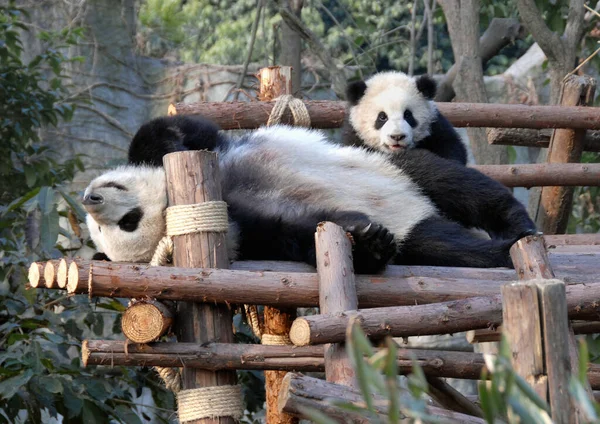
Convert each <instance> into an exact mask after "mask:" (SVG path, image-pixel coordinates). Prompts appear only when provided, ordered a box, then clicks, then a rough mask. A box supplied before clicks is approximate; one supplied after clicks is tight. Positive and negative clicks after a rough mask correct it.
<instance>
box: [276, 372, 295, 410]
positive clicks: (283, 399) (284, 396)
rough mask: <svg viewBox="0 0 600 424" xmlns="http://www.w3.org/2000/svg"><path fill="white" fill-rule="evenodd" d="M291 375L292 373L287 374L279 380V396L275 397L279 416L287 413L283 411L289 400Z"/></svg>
mask: <svg viewBox="0 0 600 424" xmlns="http://www.w3.org/2000/svg"><path fill="white" fill-rule="evenodd" d="M292 374H293V373H291V372H288V373H287V374H286V375H285V376H284V377H283V379H282V380H281V387H280V389H279V396H278V397H277V410H278V411H279V413H280V414H281V413H284V412H287V411H285V406H286V405H287V403H288V400H289V398H290V384H291V381H292Z"/></svg>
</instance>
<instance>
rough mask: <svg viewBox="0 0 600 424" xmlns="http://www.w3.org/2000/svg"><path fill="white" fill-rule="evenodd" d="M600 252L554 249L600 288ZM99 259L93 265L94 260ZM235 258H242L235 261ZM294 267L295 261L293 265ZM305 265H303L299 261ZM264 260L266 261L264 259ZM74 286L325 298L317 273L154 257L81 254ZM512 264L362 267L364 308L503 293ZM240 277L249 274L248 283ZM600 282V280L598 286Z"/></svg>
mask: <svg viewBox="0 0 600 424" xmlns="http://www.w3.org/2000/svg"><path fill="white" fill-rule="evenodd" d="M598 256H600V254H591V255H588V256H583V255H573V254H556V255H553V258H554V259H555V263H560V264H561V266H559V267H556V268H557V270H558V269H560V270H561V272H560V273H558V272H557V273H558V276H559V277H568V278H569V282H571V283H588V284H589V286H587V289H588V290H589V291H590V296H593V295H594V293H595V292H596V287H597V285H596V284H595V283H594V282H595V281H598V277H597V273H598V271H599V270H598V266H597V263H598V260H597V258H598ZM92 265H93V266H92ZM233 265H235V263H234V264H233ZM286 266H287V267H288V268H289V267H290V265H286ZM298 267H299V269H304V267H303V265H302V264H298ZM259 268H260V266H259ZM69 275H70V279H69V284H68V291H69V293H88V294H89V295H90V296H105V297H123V298H155V299H165V300H194V301H205V302H217V303H226V302H227V303H244V304H258V305H276V306H279V307H283V306H287V307H311V306H318V304H319V303H318V302H319V301H318V298H319V294H318V279H317V275H316V274H315V273H306V272H277V271H264V272H263V271H242V270H226V269H214V268H210V269H209V268H207V269H201V268H179V267H151V266H148V265H147V264H131V263H116V262H103V261H85V260H76V261H74V262H72V263H71V265H70V270H69ZM514 280H515V273H514V271H513V270H508V269H483V268H481V269H478V268H452V267H426V266H388V267H387V270H386V272H385V273H384V274H382V275H357V276H356V290H357V294H358V300H359V308H371V307H381V306H400V305H414V304H424V303H435V302H444V301H449V300H458V299H464V298H467V297H474V296H486V295H493V294H498V293H500V285H501V284H502V283H504V282H509V281H514ZM239 281H245V282H246V284H245V286H244V287H243V289H241V288H240V285H239ZM599 287H600V286H599Z"/></svg>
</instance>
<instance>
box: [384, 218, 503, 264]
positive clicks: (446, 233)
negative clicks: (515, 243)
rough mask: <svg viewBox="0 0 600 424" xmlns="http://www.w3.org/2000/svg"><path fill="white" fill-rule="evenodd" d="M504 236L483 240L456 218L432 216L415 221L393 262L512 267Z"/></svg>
mask: <svg viewBox="0 0 600 424" xmlns="http://www.w3.org/2000/svg"><path fill="white" fill-rule="evenodd" d="M511 245H512V243H511V242H509V241H507V240H486V239H481V238H478V237H477V236H475V235H474V234H473V233H471V232H470V231H469V230H468V229H466V228H464V227H463V226H461V225H460V224H457V223H456V222H452V221H449V220H447V219H445V218H440V217H432V218H428V219H426V220H424V221H422V222H421V223H419V224H418V225H417V226H416V227H415V228H413V230H412V231H411V233H410V234H409V236H408V237H407V238H406V239H405V240H404V241H403V242H402V244H401V246H400V249H399V252H398V254H397V255H396V258H395V260H394V263H395V264H397V265H432V266H462V267H472V268H495V267H509V268H513V265H512V261H511V259H510V254H509V249H510V247H511Z"/></svg>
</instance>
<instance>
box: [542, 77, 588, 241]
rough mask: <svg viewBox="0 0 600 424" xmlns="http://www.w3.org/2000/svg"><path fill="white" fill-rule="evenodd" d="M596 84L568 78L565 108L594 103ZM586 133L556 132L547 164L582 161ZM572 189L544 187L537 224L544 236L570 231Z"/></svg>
mask: <svg viewBox="0 0 600 424" xmlns="http://www.w3.org/2000/svg"><path fill="white" fill-rule="evenodd" d="M595 92H596V81H595V80H594V79H593V78H590V77H588V76H580V75H569V76H567V77H566V78H565V80H564V81H563V83H562V92H561V99H560V104H561V105H562V106H588V105H590V104H592V102H593V101H594V93H595ZM584 139H585V130H572V129H563V128H559V129H556V130H554V132H553V133H552V138H551V139H550V146H549V147H548V157H547V162H548V163H575V162H580V161H581V152H582V151H583V143H584ZM572 204H573V187H543V188H542V194H541V200H540V206H539V208H538V210H537V216H536V222H537V226H538V228H540V230H541V231H542V232H543V233H544V234H562V233H564V232H565V231H566V229H567V223H568V221H569V215H570V213H571V206H572Z"/></svg>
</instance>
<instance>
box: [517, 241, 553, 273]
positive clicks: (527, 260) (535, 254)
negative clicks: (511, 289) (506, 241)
mask: <svg viewBox="0 0 600 424" xmlns="http://www.w3.org/2000/svg"><path fill="white" fill-rule="evenodd" d="M510 256H511V258H512V261H513V265H514V267H515V271H517V275H518V277H519V280H532V279H536V278H554V277H555V276H554V271H553V270H552V265H551V264H550V261H549V260H548V253H547V251H546V243H545V240H544V236H543V235H541V234H538V235H535V236H527V237H523V238H522V239H520V240H519V241H517V242H516V243H515V244H513V245H512V247H511V248H510Z"/></svg>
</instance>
